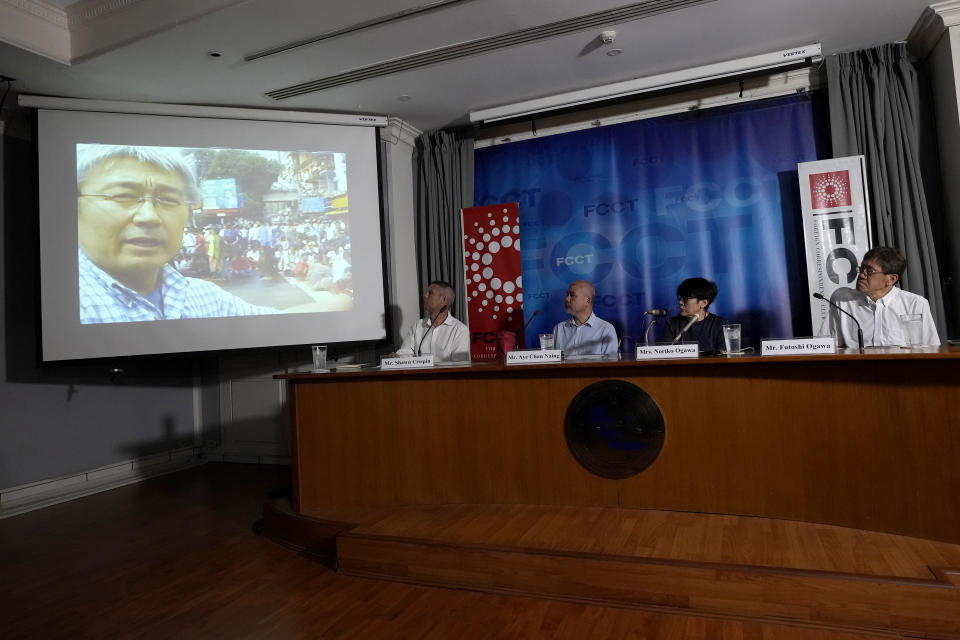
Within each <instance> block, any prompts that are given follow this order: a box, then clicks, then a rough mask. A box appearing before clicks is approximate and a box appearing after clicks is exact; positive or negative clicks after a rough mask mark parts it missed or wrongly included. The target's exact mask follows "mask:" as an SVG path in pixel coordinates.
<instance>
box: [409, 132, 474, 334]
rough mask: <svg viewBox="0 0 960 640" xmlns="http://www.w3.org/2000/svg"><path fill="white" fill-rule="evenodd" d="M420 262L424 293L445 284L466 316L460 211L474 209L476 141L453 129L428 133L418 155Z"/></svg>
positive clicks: (416, 186)
mask: <svg viewBox="0 0 960 640" xmlns="http://www.w3.org/2000/svg"><path fill="white" fill-rule="evenodd" d="M413 171H414V180H415V183H414V206H415V207H416V221H417V264H418V273H419V276H420V285H421V290H422V289H424V288H426V285H427V283H428V282H430V281H431V280H446V281H448V282H450V283H451V284H452V285H453V287H454V290H455V291H456V292H457V300H456V303H455V304H454V315H455V316H457V317H458V318H461V319H462V318H463V317H464V316H465V315H466V314H465V311H464V310H465V309H466V308H467V307H466V297H465V296H464V292H463V288H464V281H463V231H462V230H461V228H460V209H461V208H463V207H472V206H473V138H470V137H467V136H464V135H461V134H459V133H456V132H451V131H437V132H434V133H424V134H422V135H421V136H420V137H418V138H417V142H416V146H415V148H414V151H413Z"/></svg>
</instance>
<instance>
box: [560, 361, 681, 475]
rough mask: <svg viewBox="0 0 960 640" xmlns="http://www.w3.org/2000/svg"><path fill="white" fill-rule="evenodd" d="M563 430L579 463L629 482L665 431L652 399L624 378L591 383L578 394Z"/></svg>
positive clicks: (650, 457)
mask: <svg viewBox="0 0 960 640" xmlns="http://www.w3.org/2000/svg"><path fill="white" fill-rule="evenodd" d="M563 430H564V434H565V435H566V437H567V447H569V448H570V453H572V454H573V457H574V458H576V459H577V462H579V463H580V464H582V465H583V466H584V467H586V469H587V470H588V471H590V472H592V473H595V474H596V475H598V476H602V477H604V478H629V477H630V476H632V475H636V474H638V473H640V472H641V471H643V470H644V469H646V468H647V467H649V466H650V465H651V464H653V461H654V460H656V459H657V456H658V455H659V454H660V449H661V448H663V437H664V433H665V428H664V424H663V414H662V413H660V407H658V406H657V403H656V402H655V401H654V399H653V398H651V397H650V394H649V393H647V392H646V391H644V390H643V389H641V388H640V387H638V386H637V385H635V384H631V383H629V382H626V381H624V380H604V381H602V382H595V383H593V384H591V385H590V386H588V387H586V388H585V389H583V390H582V391H581V392H580V393H578V394H577V395H576V397H575V398H574V399H573V401H572V402H571V403H570V406H569V407H567V416H566V419H565V420H564V425H563Z"/></svg>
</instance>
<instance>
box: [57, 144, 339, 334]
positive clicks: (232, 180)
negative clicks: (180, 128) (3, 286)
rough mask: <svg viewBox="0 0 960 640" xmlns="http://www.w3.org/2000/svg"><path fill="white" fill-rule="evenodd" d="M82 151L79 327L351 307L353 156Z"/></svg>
mask: <svg viewBox="0 0 960 640" xmlns="http://www.w3.org/2000/svg"><path fill="white" fill-rule="evenodd" d="M76 147H77V149H76V151H77V231H78V245H79V294H80V322H81V324H96V323H117V322H141V321H150V320H172V319H179V318H223V317H232V316H256V315H267V314H276V313H304V312H317V311H346V310H350V309H352V308H353V304H354V292H353V275H352V271H353V270H352V262H351V251H350V210H349V204H348V202H349V201H348V195H347V156H346V154H345V153H342V152H324V151H264V150H249V149H213V148H202V149H201V148H185V147H158V146H121V145H102V144H78V145H76Z"/></svg>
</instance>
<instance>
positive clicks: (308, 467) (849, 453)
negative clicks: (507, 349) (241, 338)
mask: <svg viewBox="0 0 960 640" xmlns="http://www.w3.org/2000/svg"><path fill="white" fill-rule="evenodd" d="M277 377H278V378H282V379H285V380H287V385H288V386H287V389H288V396H289V408H290V412H291V424H292V430H293V441H292V446H293V465H294V469H293V472H294V508H295V509H296V510H297V511H299V512H302V513H309V512H312V511H318V510H322V509H336V508H341V507H358V506H391V505H414V504H451V503H457V504H541V505H575V506H621V507H630V508H650V509H664V510H675V511H689V512H704V513H717V514H739V515H752V516H762V517H770V518H781V519H788V520H801V521H808V522H818V523H825V524H834V525H841V526H847V527H854V528H859V529H868V530H874V531H885V532H891V533H899V534H903V535H909V536H919V537H923V538H928V539H934V540H943V541H948V542H954V543H960V418H958V412H957V403H958V400H960V349H957V348H950V347H941V348H940V349H938V350H931V351H924V352H921V351H908V350H904V349H890V350H868V351H867V352H866V353H864V354H856V353H844V354H838V355H828V356H784V357H738V358H701V359H699V360H674V361H655V362H653V361H644V362H637V361H634V360H618V361H589V362H576V363H564V364H560V365H556V364H555V365H514V366H504V365H501V364H475V365H472V366H465V367H457V368H437V369H432V370H410V371H392V372H387V371H383V372H381V371H376V370H365V371H356V372H349V373H336V372H334V373H330V374H317V375H315V374H287V375H280V376H277ZM610 379H620V380H626V381H629V382H631V383H633V384H635V385H638V386H639V387H641V388H643V389H644V390H645V391H647V392H648V393H649V394H650V395H651V396H652V398H653V399H654V400H655V401H656V403H657V405H658V406H659V407H660V409H661V411H662V413H663V416H664V421H665V424H666V438H665V442H664V446H663V450H662V451H661V453H660V456H659V458H657V460H656V461H655V462H654V463H653V464H652V465H651V466H650V467H649V468H648V469H646V470H645V471H643V472H642V473H640V474H638V475H635V476H633V477H630V478H626V479H622V480H610V479H604V478H600V477H598V476H596V475H593V474H592V473H590V472H589V471H587V470H586V469H584V468H583V467H582V466H581V465H580V464H579V463H578V462H577V461H576V460H575V459H574V458H573V456H572V455H571V454H570V452H569V451H568V449H567V446H566V441H565V438H564V429H563V427H564V417H565V413H566V411H567V407H568V405H569V404H570V402H571V400H572V399H573V398H574V396H576V395H577V393H579V392H580V391H581V390H582V389H583V388H585V387H586V386H588V385H590V384H592V383H594V382H597V381H600V380H610Z"/></svg>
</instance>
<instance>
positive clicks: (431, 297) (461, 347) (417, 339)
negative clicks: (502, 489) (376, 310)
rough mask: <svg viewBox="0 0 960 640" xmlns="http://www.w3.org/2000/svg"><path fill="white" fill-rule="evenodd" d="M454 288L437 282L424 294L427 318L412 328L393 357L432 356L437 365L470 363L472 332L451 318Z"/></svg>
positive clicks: (446, 283) (432, 283)
mask: <svg viewBox="0 0 960 640" xmlns="http://www.w3.org/2000/svg"><path fill="white" fill-rule="evenodd" d="M453 302H454V293H453V287H452V286H450V284H449V283H448V282H444V281H443V280H434V281H433V282H431V283H430V286H429V287H427V290H426V291H425V292H424V294H423V310H424V312H425V315H424V317H423V318H421V319H420V320H418V321H417V322H415V323H414V324H413V326H411V327H410V330H409V331H407V333H406V335H404V337H403V343H402V344H401V345H400V348H399V349H397V351H396V353H395V354H393V355H397V356H411V355H412V356H417V355H427V354H433V360H434V362H453V361H460V360H470V331H469V329H467V325H465V324H463V323H462V322H460V321H459V320H457V319H456V318H454V317H453V316H452V315H450V309H451V307H452V306H453Z"/></svg>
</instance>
